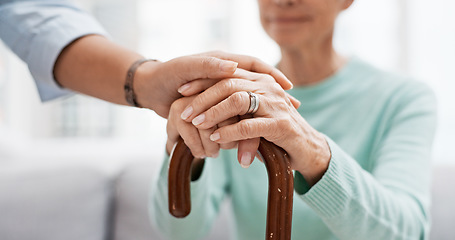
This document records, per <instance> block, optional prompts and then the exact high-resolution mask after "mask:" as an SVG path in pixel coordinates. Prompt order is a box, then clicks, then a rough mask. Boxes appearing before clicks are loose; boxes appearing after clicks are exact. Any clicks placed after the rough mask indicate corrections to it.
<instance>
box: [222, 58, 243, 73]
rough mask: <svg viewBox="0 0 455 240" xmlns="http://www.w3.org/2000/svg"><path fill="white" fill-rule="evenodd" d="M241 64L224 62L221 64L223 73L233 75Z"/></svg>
mask: <svg viewBox="0 0 455 240" xmlns="http://www.w3.org/2000/svg"><path fill="white" fill-rule="evenodd" d="M238 65H239V64H238V63H236V62H232V61H223V63H221V71H223V72H230V73H233V72H234V71H235V69H237V66H238Z"/></svg>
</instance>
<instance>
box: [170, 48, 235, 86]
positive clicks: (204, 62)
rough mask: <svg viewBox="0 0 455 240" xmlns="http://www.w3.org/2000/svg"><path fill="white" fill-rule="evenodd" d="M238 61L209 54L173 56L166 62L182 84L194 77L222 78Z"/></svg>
mask: <svg viewBox="0 0 455 240" xmlns="http://www.w3.org/2000/svg"><path fill="white" fill-rule="evenodd" d="M237 65H238V63H236V62H233V61H229V60H223V59H220V58H216V57H211V56H202V55H193V56H185V57H179V58H175V59H173V60H170V61H169V62H168V64H167V67H168V68H169V69H168V70H169V71H170V72H172V73H175V74H176V76H177V78H178V79H180V80H182V81H180V82H181V83H182V84H185V83H187V82H190V81H193V80H196V79H222V78H227V77H230V76H231V75H232V74H233V73H234V72H235V70H236V69H237Z"/></svg>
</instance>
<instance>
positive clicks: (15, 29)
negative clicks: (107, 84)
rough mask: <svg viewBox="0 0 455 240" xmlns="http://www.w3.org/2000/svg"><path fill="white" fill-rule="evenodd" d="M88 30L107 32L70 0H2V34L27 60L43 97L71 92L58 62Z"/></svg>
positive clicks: (0, 15) (0, 29)
mask: <svg viewBox="0 0 455 240" xmlns="http://www.w3.org/2000/svg"><path fill="white" fill-rule="evenodd" d="M88 34H99V35H107V33H106V32H105V30H104V29H103V28H102V27H101V25H100V24H99V23H98V22H97V21H96V20H95V19H94V18H93V17H91V16H90V15H89V14H87V13H85V12H83V11H81V10H80V9H78V8H77V7H75V6H74V5H72V4H71V3H70V2H68V1H64V0H60V1H58V0H57V1H56V0H53V1H51V0H47V1H46V0H41V1H12V0H0V38H1V39H2V40H3V42H4V43H5V44H6V45H7V46H8V47H9V48H10V49H11V50H12V51H13V52H14V53H15V54H16V55H17V56H19V58H21V59H22V60H23V61H25V62H26V63H27V65H28V68H29V69H30V72H31V74H32V76H33V78H34V80H35V82H36V86H37V88H38V92H39V95H40V98H41V100H42V101H47V100H51V99H54V98H57V97H60V96H63V95H66V94H69V93H70V91H69V90H66V89H63V88H62V87H60V86H59V85H58V84H57V82H56V81H55V79H54V76H53V68H54V64H55V61H56V60H57V57H58V56H59V54H60V52H61V51H62V50H63V49H64V48H65V47H66V46H67V45H68V44H70V43H71V42H73V41H74V40H76V39H78V38H80V37H82V36H85V35H88Z"/></svg>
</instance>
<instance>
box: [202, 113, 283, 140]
mask: <svg viewBox="0 0 455 240" xmlns="http://www.w3.org/2000/svg"><path fill="white" fill-rule="evenodd" d="M279 134H280V133H279V132H277V127H276V123H275V120H274V119H272V118H257V117H256V118H250V119H244V120H242V121H240V122H238V123H235V124H232V125H228V126H224V127H221V128H218V129H217V130H216V131H215V132H214V133H213V134H212V135H210V140H212V141H214V142H217V143H226V142H234V141H240V140H244V139H251V138H258V137H264V138H265V139H267V140H269V141H271V142H273V140H275V139H274V138H277V135H279Z"/></svg>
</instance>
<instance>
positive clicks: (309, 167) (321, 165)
mask: <svg viewBox="0 0 455 240" xmlns="http://www.w3.org/2000/svg"><path fill="white" fill-rule="evenodd" d="M319 135H320V137H319V138H318V140H317V141H316V146H318V147H316V148H313V150H312V151H313V154H312V155H313V157H311V158H309V159H311V160H310V161H309V162H308V164H305V167H302V168H300V169H296V170H297V171H298V172H300V174H302V176H303V177H304V178H305V181H306V182H307V183H308V185H309V186H311V187H312V186H314V185H315V184H316V183H317V182H318V181H319V180H321V178H322V177H323V176H324V174H325V173H326V171H327V169H328V168H329V164H330V159H331V158H332V154H331V151H330V147H329V145H328V143H327V141H326V139H325V138H324V136H323V135H322V134H319Z"/></svg>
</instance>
